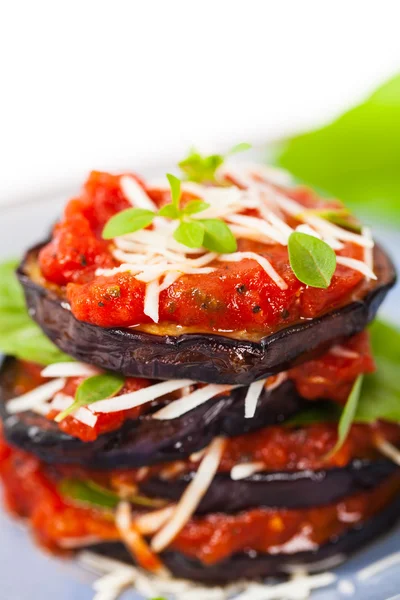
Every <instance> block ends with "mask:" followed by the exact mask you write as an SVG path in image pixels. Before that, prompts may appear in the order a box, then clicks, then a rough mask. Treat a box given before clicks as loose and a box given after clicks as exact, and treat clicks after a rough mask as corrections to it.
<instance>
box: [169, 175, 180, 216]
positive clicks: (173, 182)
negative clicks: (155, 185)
mask: <svg viewBox="0 0 400 600" xmlns="http://www.w3.org/2000/svg"><path fill="white" fill-rule="evenodd" d="M167 179H168V181H169V186H170V188H171V198H172V204H173V206H175V208H176V209H178V208H179V202H180V200H181V181H180V179H178V178H177V177H175V175H171V173H167Z"/></svg>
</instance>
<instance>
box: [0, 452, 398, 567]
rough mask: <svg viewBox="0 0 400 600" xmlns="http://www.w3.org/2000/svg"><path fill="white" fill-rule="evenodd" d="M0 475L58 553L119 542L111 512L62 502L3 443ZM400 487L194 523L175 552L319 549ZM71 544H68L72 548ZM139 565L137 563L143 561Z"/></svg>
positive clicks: (204, 558)
mask: <svg viewBox="0 0 400 600" xmlns="http://www.w3.org/2000/svg"><path fill="white" fill-rule="evenodd" d="M0 476H1V479H2V482H3V486H4V498H5V503H6V506H7V507H8V509H9V510H10V511H11V512H12V513H13V514H15V515H18V516H21V517H23V518H25V519H27V520H28V521H29V523H30V526H31V529H32V532H33V534H34V536H35V538H36V540H37V541H38V542H39V543H40V544H41V545H43V546H45V547H47V548H49V549H52V550H53V551H57V550H59V549H65V547H67V546H69V547H70V546H71V545H77V546H79V545H82V546H84V545H85V544H90V543H94V541H95V540H96V541H98V542H100V541H109V540H116V539H119V537H120V536H119V532H118V530H117V529H116V527H115V525H114V519H113V515H112V513H110V512H104V511H101V510H99V509H92V508H83V507H80V506H76V505H74V504H73V502H71V501H67V500H66V499H65V498H63V497H62V496H61V495H60V493H59V491H58V489H57V485H56V484H55V482H54V480H53V479H52V477H51V474H50V472H49V468H48V467H46V466H45V465H43V464H41V463H40V462H39V461H38V460H37V459H36V458H34V457H32V456H30V455H28V454H26V453H24V452H21V451H17V450H14V449H11V448H10V447H8V446H7V445H6V444H4V442H1V444H0ZM399 487H400V481H399V477H398V476H396V477H392V478H390V479H388V480H387V481H386V482H385V483H384V484H382V485H380V486H379V488H377V489H376V490H373V491H372V492H367V493H364V494H359V495H355V496H352V497H349V498H347V499H345V500H343V501H341V502H339V503H337V504H332V505H328V506H324V507H319V508H310V509H301V510H292V509H291V510H284V509H280V510H276V509H265V508H262V509H261V508H260V509H253V510H248V511H243V512H240V513H237V514H235V515H225V514H222V513H217V514H210V515H207V516H205V517H194V518H192V519H191V520H190V521H189V522H188V523H187V524H186V526H185V527H184V528H183V529H182V531H181V532H180V533H179V534H178V536H177V537H176V538H175V540H174V541H173V542H172V544H171V548H172V549H175V550H178V551H179V552H182V553H183V554H185V555H187V556H192V557H194V558H197V559H198V560H200V561H201V562H203V563H204V564H208V565H211V564H215V563H218V562H219V561H222V560H224V559H226V558H228V557H229V556H231V555H232V554H235V553H237V552H243V551H247V552H248V551H251V550H253V551H257V552H263V553H283V554H284V553H292V552H295V551H296V550H306V549H309V550H314V551H315V550H317V549H318V547H319V546H320V545H322V544H324V543H325V542H327V541H329V540H330V539H332V538H335V537H336V536H338V535H340V534H342V533H344V532H345V531H346V530H348V529H349V528H351V527H354V526H357V525H360V524H361V523H362V522H363V521H364V520H365V519H368V518H369V517H371V516H372V515H374V514H375V513H377V512H379V511H380V510H382V509H384V507H385V505H386V504H388V503H389V502H390V501H391V500H392V499H393V498H394V497H395V495H396V493H397V492H398V490H399ZM68 542H70V543H69V544H68ZM138 558H139V562H140V556H139V557H138Z"/></svg>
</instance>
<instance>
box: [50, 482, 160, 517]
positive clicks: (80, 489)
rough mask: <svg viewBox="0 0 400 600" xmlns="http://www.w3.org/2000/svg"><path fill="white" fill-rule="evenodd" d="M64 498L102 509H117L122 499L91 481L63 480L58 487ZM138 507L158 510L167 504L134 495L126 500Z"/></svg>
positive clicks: (155, 499)
mask: <svg viewBox="0 0 400 600" xmlns="http://www.w3.org/2000/svg"><path fill="white" fill-rule="evenodd" d="M58 489H59V491H60V493H61V495H62V496H64V497H65V498H69V499H71V500H73V501H74V502H76V503H78V504H83V505H90V506H98V507H101V508H110V509H113V508H115V507H116V506H117V505H118V503H119V502H120V500H121V499H120V497H119V496H118V495H117V494H116V493H115V492H113V491H111V490H109V489H108V488H106V487H103V486H102V485H99V484H98V483H96V482H95V481H92V480H91V479H87V480H82V479H69V478H67V479H63V480H62V481H61V483H60V485H59V486H58ZM126 499H127V500H128V501H129V502H132V504H136V505H137V506H147V507H151V508H158V507H160V506H165V504H166V502H165V501H164V500H160V499H157V498H147V497H146V496H139V495H136V494H132V496H129V497H128V498H126Z"/></svg>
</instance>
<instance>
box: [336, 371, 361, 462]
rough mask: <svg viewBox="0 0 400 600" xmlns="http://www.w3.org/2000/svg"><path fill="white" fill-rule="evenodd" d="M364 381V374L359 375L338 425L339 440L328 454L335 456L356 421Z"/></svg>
mask: <svg viewBox="0 0 400 600" xmlns="http://www.w3.org/2000/svg"><path fill="white" fill-rule="evenodd" d="M362 382H363V376H362V375H359V376H358V377H357V379H356V381H355V383H354V385H353V387H352V389H351V392H350V395H349V397H348V398H347V402H346V404H345V407H344V409H343V411H342V414H341V415H340V419H339V427H338V440H337V442H336V444H335V446H334V448H332V450H331V451H330V452H329V453H328V456H333V455H334V454H336V452H337V451H338V450H340V448H341V447H342V446H343V444H344V442H345V441H346V438H347V436H348V434H349V431H350V427H351V426H352V424H353V422H354V418H355V416H356V412H357V407H358V402H359V399H360V394H361V386H362Z"/></svg>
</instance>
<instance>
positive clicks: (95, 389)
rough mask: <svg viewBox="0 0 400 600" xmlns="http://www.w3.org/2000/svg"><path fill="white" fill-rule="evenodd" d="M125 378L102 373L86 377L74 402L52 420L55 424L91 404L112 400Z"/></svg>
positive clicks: (78, 389)
mask: <svg viewBox="0 0 400 600" xmlns="http://www.w3.org/2000/svg"><path fill="white" fill-rule="evenodd" d="M124 383H125V377H123V376H122V375H117V374H116V373H102V374H101V375H94V376H93V377H88V378H87V379H85V380H84V381H82V383H81V384H80V385H79V386H78V388H77V390H76V394H75V402H74V403H73V404H71V406H69V407H68V408H66V409H65V410H63V411H62V412H60V413H59V414H58V415H57V416H56V418H55V419H54V420H55V421H56V422H57V423H59V422H60V421H62V420H63V419H65V417H66V416H67V415H69V414H71V413H72V412H74V411H75V410H77V409H78V408H81V407H82V406H88V405H89V404H93V402H99V401H100V400H105V399H106V398H112V397H113V396H115V395H116V394H118V392H119V391H120V390H121V389H122V387H123V385H124Z"/></svg>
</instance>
